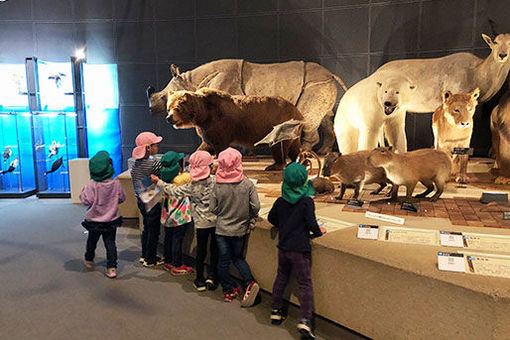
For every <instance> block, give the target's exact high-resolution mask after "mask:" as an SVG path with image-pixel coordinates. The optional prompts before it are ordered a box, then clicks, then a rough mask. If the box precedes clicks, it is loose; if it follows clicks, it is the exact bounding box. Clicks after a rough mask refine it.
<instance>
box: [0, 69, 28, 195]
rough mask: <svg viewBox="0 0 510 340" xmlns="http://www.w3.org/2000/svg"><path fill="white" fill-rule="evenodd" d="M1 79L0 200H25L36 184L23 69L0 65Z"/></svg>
mask: <svg viewBox="0 0 510 340" xmlns="http://www.w3.org/2000/svg"><path fill="white" fill-rule="evenodd" d="M0 79H2V81H0V151H1V152H2V158H1V160H0V161H1V169H0V198H8V197H26V196H29V195H32V194H33V193H34V192H35V189H36V181H35V172H34V154H33V147H32V145H33V143H32V141H33V139H32V128H31V126H32V115H31V114H30V112H29V109H28V96H27V82H26V72H25V65H23V64H2V65H0Z"/></svg>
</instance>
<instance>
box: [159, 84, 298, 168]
mask: <svg viewBox="0 0 510 340" xmlns="http://www.w3.org/2000/svg"><path fill="white" fill-rule="evenodd" d="M167 111H168V116H167V121H168V122H169V123H170V124H172V125H173V127H174V128H176V129H186V128H193V127H197V128H198V129H197V131H198V133H199V135H200V136H201V137H202V139H203V140H204V143H203V144H202V145H201V147H206V146H207V145H210V146H212V147H213V149H214V150H213V151H214V152H215V153H216V154H218V153H219V152H221V151H223V150H225V149H226V148H228V147H229V146H242V147H246V148H253V145H254V144H255V143H256V142H258V141H259V140H261V139H262V138H264V137H265V136H266V135H267V134H268V133H269V132H271V130H272V129H273V127H274V126H275V125H278V124H280V123H283V122H286V121H288V120H291V119H296V120H303V116H302V115H301V113H300V112H299V111H298V109H297V108H296V107H295V106H294V105H292V104H291V103H289V102H288V101H286V100H285V99H283V98H280V97H266V96H232V95H230V94H228V93H226V92H223V91H219V90H214V89H209V88H202V89H200V90H198V91H196V92H191V91H175V92H174V91H169V93H168V103H167ZM299 135H300V133H299V134H298V136H299ZM299 151H300V141H299V138H296V139H293V140H285V141H283V142H280V143H277V144H275V145H274V146H272V147H271V152H272V154H273V158H274V161H275V163H274V164H272V165H270V166H268V167H267V168H266V170H281V169H283V168H284V167H285V161H286V158H287V156H288V157H289V158H290V159H291V160H292V161H295V160H296V157H297V155H298V154H299Z"/></svg>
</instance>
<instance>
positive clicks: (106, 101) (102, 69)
mask: <svg viewBox="0 0 510 340" xmlns="http://www.w3.org/2000/svg"><path fill="white" fill-rule="evenodd" d="M117 79H118V77H117V65H113V64H84V65H83V83H84V84H83V85H84V93H85V96H84V97H85V107H86V110H85V111H86V113H85V117H86V128H87V141H88V154H89V156H90V157H92V156H93V155H95V154H96V153H97V152H98V151H102V150H104V151H108V153H109V154H110V157H111V159H112V161H113V168H114V169H115V175H118V174H120V173H121V172H122V171H121V170H122V152H121V140H120V122H119V90H118V80H117Z"/></svg>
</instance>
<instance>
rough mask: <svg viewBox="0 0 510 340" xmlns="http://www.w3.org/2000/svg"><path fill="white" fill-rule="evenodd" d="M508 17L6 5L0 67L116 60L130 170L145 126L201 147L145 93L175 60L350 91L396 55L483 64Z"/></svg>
mask: <svg viewBox="0 0 510 340" xmlns="http://www.w3.org/2000/svg"><path fill="white" fill-rule="evenodd" d="M509 17H510V1H503V0H8V1H6V2H0V62H1V63H23V62H24V58H25V57H28V56H37V57H38V58H40V59H43V60H48V61H69V56H70V55H72V54H73V51H74V50H75V49H76V48H78V47H81V46H82V45H84V44H86V45H87V62H88V63H116V64H117V65H118V71H119V90H120V114H121V130H122V147H123V155H124V164H126V159H127V157H128V156H129V155H130V153H131V149H132V147H133V144H134V138H135V136H136V135H137V134H138V133H139V132H140V131H142V130H152V131H154V132H155V133H158V134H161V135H162V136H163V137H164V141H163V143H162V146H161V151H167V150H169V149H174V150H179V151H187V152H190V151H193V150H194V148H195V147H196V146H197V145H198V143H199V139H198V137H197V136H196V135H195V133H194V132H193V131H192V130H179V131H177V130H174V129H173V128H172V127H171V126H169V125H168V124H166V123H165V121H164V119H163V118H164V117H151V115H150V113H149V111H148V109H147V102H146V98H145V89H146V88H147V86H148V85H149V84H152V85H153V86H155V87H157V88H158V89H161V88H162V87H163V86H164V85H165V84H166V83H167V82H168V80H169V78H170V72H169V65H170V64H171V63H174V64H176V65H179V66H180V68H181V71H186V70H188V69H191V68H193V67H196V66H198V65H200V64H202V63H205V62H208V61H211V60H215V59H219V58H245V59H247V60H249V61H254V62H280V61H287V60H298V59H302V60H306V61H315V62H318V63H321V64H322V65H324V66H326V67H327V68H329V69H330V70H331V71H332V72H335V73H336V74H338V75H339V76H340V77H342V79H344V81H345V82H346V84H347V85H348V86H352V85H353V84H354V83H356V82H357V81H358V80H360V79H361V78H363V77H366V76H367V75H369V74H370V73H371V72H373V71H374V70H375V69H376V68H377V67H379V66H380V65H382V64H383V63H385V62H387V61H390V60H393V59H399V58H417V57H437V56H444V55H447V54H450V53H454V52H459V51H469V52H473V53H475V54H477V55H479V56H482V57H485V56H486V55H487V54H488V51H489V50H488V48H487V47H486V45H485V43H484V41H483V40H482V39H481V37H480V34H481V33H490V32H491V31H490V28H489V24H488V19H489V18H491V19H492V20H494V21H495V22H496V23H497V24H498V30H499V31H501V32H510V21H509V20H508V18H509ZM340 93H341V94H343V93H342V91H340ZM489 106H490V105H485V106H484V107H482V108H481V109H480V110H479V112H478V113H477V116H476V121H475V136H474V141H473V146H474V147H475V148H476V154H478V155H486V154H487V152H488V150H489V147H490V132H489V116H490V107H489ZM430 123H431V115H430V114H422V115H409V116H408V118H407V127H406V129H407V133H408V140H409V147H410V148H411V149H415V148H420V147H428V146H431V145H432V130H431V127H430Z"/></svg>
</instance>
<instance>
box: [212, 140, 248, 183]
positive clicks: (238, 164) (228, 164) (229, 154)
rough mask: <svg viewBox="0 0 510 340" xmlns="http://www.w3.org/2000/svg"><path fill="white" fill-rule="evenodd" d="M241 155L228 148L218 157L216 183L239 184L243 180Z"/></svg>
mask: <svg viewBox="0 0 510 340" xmlns="http://www.w3.org/2000/svg"><path fill="white" fill-rule="evenodd" d="M242 157H243V156H242V155H241V153H240V152H239V151H237V150H236V149H233V148H228V149H226V150H224V151H222V152H220V154H219V155H218V170H217V171H216V182H218V183H239V182H241V181H242V180H243V178H244V175H243V162H242Z"/></svg>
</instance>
